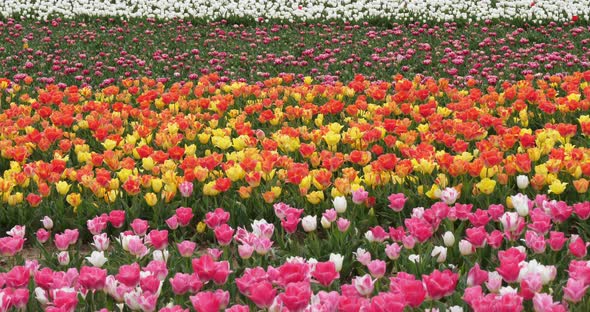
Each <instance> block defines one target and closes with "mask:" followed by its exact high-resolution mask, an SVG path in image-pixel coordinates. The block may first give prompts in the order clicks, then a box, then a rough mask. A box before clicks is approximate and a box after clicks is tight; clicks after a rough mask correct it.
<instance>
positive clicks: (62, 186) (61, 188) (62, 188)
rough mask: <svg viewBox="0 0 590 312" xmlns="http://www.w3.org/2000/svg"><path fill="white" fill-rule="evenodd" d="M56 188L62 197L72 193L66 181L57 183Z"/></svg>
mask: <svg viewBox="0 0 590 312" xmlns="http://www.w3.org/2000/svg"><path fill="white" fill-rule="evenodd" d="M55 188H56V190H57V192H58V193H59V194H60V195H66V194H67V193H68V192H69V191H70V185H69V184H68V183H67V182H65V181H59V182H57V183H55Z"/></svg>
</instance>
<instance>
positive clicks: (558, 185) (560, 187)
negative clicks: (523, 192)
mask: <svg viewBox="0 0 590 312" xmlns="http://www.w3.org/2000/svg"><path fill="white" fill-rule="evenodd" d="M566 186H567V183H565V182H561V181H559V180H558V179H555V180H553V183H551V184H550V185H549V193H553V194H556V195H559V194H561V193H563V192H564V191H565V188H566Z"/></svg>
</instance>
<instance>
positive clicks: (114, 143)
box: [102, 139, 117, 151]
mask: <svg viewBox="0 0 590 312" xmlns="http://www.w3.org/2000/svg"><path fill="white" fill-rule="evenodd" d="M102 146H103V147H104V148H105V149H106V150H109V151H111V150H113V149H114V148H115V147H117V141H113V140H111V139H106V140H105V141H104V143H102Z"/></svg>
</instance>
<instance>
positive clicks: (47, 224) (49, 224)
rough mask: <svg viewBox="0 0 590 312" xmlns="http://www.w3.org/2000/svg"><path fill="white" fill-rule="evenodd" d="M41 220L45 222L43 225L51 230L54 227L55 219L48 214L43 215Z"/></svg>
mask: <svg viewBox="0 0 590 312" xmlns="http://www.w3.org/2000/svg"><path fill="white" fill-rule="evenodd" d="M41 222H42V223H43V227H44V228H45V229H46V230H51V229H52V228H53V220H51V218H50V217H48V216H45V217H43V219H41Z"/></svg>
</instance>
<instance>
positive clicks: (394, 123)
mask: <svg viewBox="0 0 590 312" xmlns="http://www.w3.org/2000/svg"><path fill="white" fill-rule="evenodd" d="M589 79H590V73H588V72H586V73H577V74H575V75H572V76H567V77H565V78H563V79H562V78H560V77H552V78H551V82H550V83H547V82H545V81H543V80H540V81H534V80H533V79H532V77H531V79H530V80H525V81H521V82H518V83H517V84H514V85H512V84H509V83H504V84H502V88H503V90H502V92H498V91H495V90H494V89H488V90H480V89H478V88H477V87H476V86H475V85H474V82H470V83H471V85H472V87H470V88H468V89H465V90H459V89H456V88H454V87H451V86H449V84H448V81H446V80H444V79H442V80H439V81H435V80H432V79H424V80H422V79H421V78H420V77H416V79H414V81H410V80H407V79H404V78H403V77H402V76H397V77H396V79H395V80H394V81H392V82H391V83H388V82H369V81H367V80H365V78H364V77H362V76H358V77H357V78H356V79H355V80H353V81H351V82H350V83H348V84H347V85H343V84H341V83H337V84H335V85H334V86H326V85H314V84H311V83H312V80H311V78H306V79H305V82H304V83H302V84H293V83H292V81H293V77H292V76H289V75H284V76H283V77H282V78H273V79H270V80H267V81H265V82H264V83H261V84H259V85H247V84H244V83H237V82H236V83H227V84H226V83H223V82H221V81H220V80H219V76H217V75H209V76H203V77H201V78H200V79H199V81H198V83H197V84H194V83H192V82H189V83H186V84H175V85H173V86H171V87H170V88H168V89H166V88H165V87H164V85H163V84H162V83H157V82H156V81H154V80H150V79H143V80H142V81H139V80H126V81H124V83H123V84H122V85H121V86H120V87H117V86H110V87H107V88H105V89H103V90H98V91H95V92H93V91H92V90H91V89H90V88H77V87H75V86H71V87H65V86H64V87H60V86H54V85H52V86H49V87H48V88H46V89H38V90H37V91H33V90H32V89H31V88H30V86H28V85H27V83H30V82H31V80H32V79H31V78H30V77H27V78H25V79H24V83H23V84H17V83H14V82H11V81H10V80H2V81H0V92H2V93H3V97H2V102H1V103H0V107H1V108H2V110H3V111H2V114H0V116H1V118H0V121H1V126H2V128H1V130H0V135H1V137H2V140H0V147H2V149H1V150H2V152H1V154H0V156H1V157H0V159H1V160H2V161H1V162H0V165H1V166H2V168H3V175H2V177H1V178H0V192H2V197H1V199H0V200H1V201H2V202H3V203H5V204H7V205H8V207H11V208H10V209H15V211H18V213H15V214H10V213H9V217H8V218H6V219H4V220H2V221H0V224H2V225H3V226H7V227H9V226H11V225H10V224H11V223H12V224H15V223H18V224H22V223H26V222H31V221H30V220H32V219H36V218H37V217H40V214H49V213H50V212H53V213H55V211H60V212H61V213H64V214H65V215H72V214H73V215H78V217H80V218H82V219H83V218H84V217H90V216H91V215H92V214H93V213H96V212H101V211H104V209H110V207H112V205H115V206H119V207H121V206H122V207H126V208H127V209H128V210H129V212H130V213H132V215H133V217H139V216H141V215H145V214H146V213H149V215H150V216H151V217H152V218H153V220H154V222H156V223H158V222H161V220H163V218H164V215H165V211H162V209H164V208H165V207H167V206H168V205H170V204H171V203H180V204H188V205H192V203H194V202H195V201H196V200H197V199H198V198H202V197H203V196H204V197H203V198H204V200H205V201H208V200H211V202H214V203H216V204H218V203H222V204H223V205H224V206H226V207H228V208H232V209H241V210H243V214H244V216H247V217H249V218H256V217H266V218H268V217H269V211H268V210H252V209H248V207H249V206H250V205H252V206H256V205H260V203H266V205H268V204H272V203H275V202H277V201H280V200H284V199H286V198H294V199H293V200H294V204H297V205H300V206H307V205H310V207H312V208H311V209H317V208H313V207H314V206H317V207H320V208H321V207H324V208H325V205H326V202H325V199H326V198H329V197H332V198H333V197H336V196H345V195H350V194H351V192H353V191H357V190H359V189H364V190H367V191H370V192H371V194H370V196H369V197H367V200H366V205H367V206H368V207H369V208H370V207H376V208H378V207H380V206H382V205H383V204H384V203H385V197H386V195H387V194H388V193H391V192H401V191H403V192H404V193H406V194H409V193H408V192H411V194H413V196H412V198H411V201H412V205H414V206H423V205H427V204H429V203H432V201H435V200H437V199H438V198H440V196H441V190H442V189H445V188H447V187H454V188H455V189H457V191H458V192H459V193H460V194H461V196H462V198H470V202H471V203H480V204H484V203H489V199H490V198H492V199H494V200H501V201H505V200H506V198H502V196H501V194H502V193H511V192H513V191H515V190H519V189H523V190H524V189H528V190H529V191H528V192H529V193H528V194H531V195H532V194H534V193H535V192H549V194H550V195H551V196H555V197H558V198H559V197H563V198H576V199H585V198H587V196H588V195H587V194H588V192H587V190H588V185H589V180H588V179H589V178H590V151H589V149H588V147H587V141H586V137H587V136H588V135H589V134H590V117H588V115H587V111H588V108H589V107H590V100H589V99H588V97H587V95H588V94H589V93H590V86H589V85H588V82H587V80H589ZM6 101H8V103H9V104H8V103H7V102H6ZM517 176H518V178H519V179H520V180H522V181H520V182H519V183H517V182H518V181H517ZM529 184H530V186H529ZM222 195H223V196H222ZM58 198H59V199H60V200H57V201H55V200H54V199H58ZM219 201H221V202H219ZM240 202H242V203H243V204H242V205H244V204H245V208H246V209H242V208H239V206H240ZM146 205H147V206H146ZM30 206H33V207H38V208H37V209H29V208H28V207H30ZM149 207H154V208H149ZM23 208H24V209H23ZM31 214H35V215H36V217H33V218H31ZM384 217H386V220H387V219H388V218H392V217H393V216H392V215H387V213H385V214H384ZM13 218H19V219H13ZM66 220H70V222H73V223H70V226H74V225H75V224H76V222H80V221H75V220H71V219H66ZM66 220H64V222H65V221H66ZM26 225H30V223H26ZM61 226H67V224H65V223H64V224H62V225H61Z"/></svg>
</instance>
